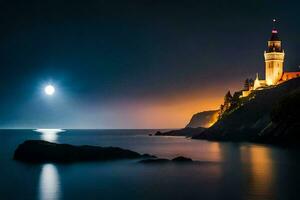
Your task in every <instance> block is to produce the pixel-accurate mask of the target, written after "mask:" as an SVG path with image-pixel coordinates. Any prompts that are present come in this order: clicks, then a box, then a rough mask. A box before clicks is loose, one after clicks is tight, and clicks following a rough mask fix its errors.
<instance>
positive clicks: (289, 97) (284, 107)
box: [193, 78, 300, 144]
mask: <svg viewBox="0 0 300 200" xmlns="http://www.w3.org/2000/svg"><path fill="white" fill-rule="evenodd" d="M299 90H300V78H296V79H292V80H289V81H287V82H284V83H282V84H280V85H277V86H273V87H270V88H266V89H264V90H256V91H254V92H253V93H251V94H250V95H249V96H248V97H247V99H244V100H243V102H242V104H241V105H240V106H238V107H236V108H235V109H234V110H232V111H231V112H229V113H228V114H226V115H225V116H224V117H222V118H221V119H220V120H219V121H217V122H216V123H215V124H214V125H213V126H212V127H210V128H208V129H206V130H205V131H202V132H199V133H198V134H197V135H195V136H194V137H193V138H194V139H208V140H227V141H254V142H256V141H258V142H266V143H277V144H285V143H300V142H299V140H298V139H297V140H295V138H298V137H299V136H298V135H299V132H300V129H299V124H300V118H299V100H300V99H299V98H300V97H299V95H300V93H299Z"/></svg>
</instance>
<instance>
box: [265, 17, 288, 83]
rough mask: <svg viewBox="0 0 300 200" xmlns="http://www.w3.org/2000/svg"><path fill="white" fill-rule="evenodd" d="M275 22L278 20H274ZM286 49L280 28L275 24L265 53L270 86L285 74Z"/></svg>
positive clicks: (267, 80) (267, 81)
mask: <svg viewBox="0 0 300 200" xmlns="http://www.w3.org/2000/svg"><path fill="white" fill-rule="evenodd" d="M273 22H274V23H275V22H276V20H273ZM284 55H285V54H284V50H283V48H282V45H281V40H280V38H279V34H278V30H277V29H276V28H275V25H274V27H273V29H272V34H271V38H270V39H269V41H268V48H267V50H266V51H265V53H264V57H265V73H266V74H265V75H266V77H265V78H266V84H267V85H268V86H271V85H276V84H277V83H278V82H279V81H280V80H281V78H282V75H283V72H284V71H283V63H284Z"/></svg>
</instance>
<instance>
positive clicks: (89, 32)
mask: <svg viewBox="0 0 300 200" xmlns="http://www.w3.org/2000/svg"><path fill="white" fill-rule="evenodd" d="M299 7H300V2H298V1H286V0H285V1H282V0H281V1H276V0H268V1H264V0H251V1H241V0H231V1H230V0H224V1H217V0H210V1H200V0H195V1H189V0H185V1H174V0H173V1H163V0H160V1H159V0H158V1H154V0H152V1H150V0H148V1H146V0H145V1H143V0H136V1H126V0H122V1H115V0H107V1H105V0H102V1H100V0H98V1H78V0H73V1H69V2H68V1H62V0H50V1H48V0H45V1H38V0H36V1H30V0H27V1H12V0H11V1H1V3H0V22H1V23H0V25H1V32H0V63H1V73H0V78H1V79H0V80H1V84H0V94H1V104H0V113H1V114H0V128H177V127H183V126H184V125H185V124H186V123H187V122H188V121H189V119H190V117H191V115H192V114H193V113H196V112H199V111H203V110H208V109H216V108H218V107H219V105H220V103H221V102H222V99H223V96H224V94H225V92H226V91H227V90H229V89H230V90H232V91H234V90H237V89H240V88H242V86H243V81H244V80H245V79H246V78H247V77H254V76H255V73H256V72H259V73H260V75H261V78H264V60H263V51H264V50H265V49H266V42H267V40H268V39H269V36H270V34H271V29H272V19H273V18H277V19H278V21H279V23H278V24H277V27H278V29H279V34H280V37H281V38H282V40H283V46H284V49H285V52H286V62H285V70H287V71H292V70H297V69H298V66H299V65H300V57H299V56H298V55H299V46H300V37H299V36H300V26H299V24H300V17H299ZM47 83H52V84H53V85H54V86H55V87H56V90H57V92H56V93H55V95H53V96H51V97H49V96H46V95H45V94H44V93H43V87H44V86H45V85H46V84H47Z"/></svg>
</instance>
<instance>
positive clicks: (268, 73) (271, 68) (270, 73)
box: [241, 28, 300, 97]
mask: <svg viewBox="0 0 300 200" xmlns="http://www.w3.org/2000/svg"><path fill="white" fill-rule="evenodd" d="M284 58H285V53H284V49H283V48H282V41H281V39H280V38H279V33H278V30H277V29H276V28H273V29H272V34H271V37H270V39H269V41H268V46H267V49H266V50H265V52H264V59H265V80H262V79H259V74H258V73H257V74H256V78H255V80H254V81H252V79H247V80H246V82H247V81H248V82H247V83H245V85H247V87H245V88H244V90H243V91H242V96H241V97H246V96H248V95H249V94H251V92H252V91H253V90H259V89H264V88H268V87H272V86H276V85H278V84H281V83H283V82H285V81H288V80H290V79H293V78H297V77H300V72H285V71H284Z"/></svg>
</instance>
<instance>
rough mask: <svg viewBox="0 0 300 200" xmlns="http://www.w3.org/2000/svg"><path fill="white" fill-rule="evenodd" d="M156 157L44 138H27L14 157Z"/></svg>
mask: <svg viewBox="0 0 300 200" xmlns="http://www.w3.org/2000/svg"><path fill="white" fill-rule="evenodd" d="M140 158H154V156H150V155H147V154H144V155H142V154H139V153H137V152H134V151H130V150H126V149H121V148H118V147H97V146H87V145H84V146H73V145H69V144H56V143H51V142H46V141H42V140H27V141H25V142H24V143H23V144H20V145H19V146H18V148H17V149H16V150H15V153H14V159H15V160H19V161H24V162H40V163H44V162H64V163H65V162H81V161H107V160H117V159H140Z"/></svg>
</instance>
